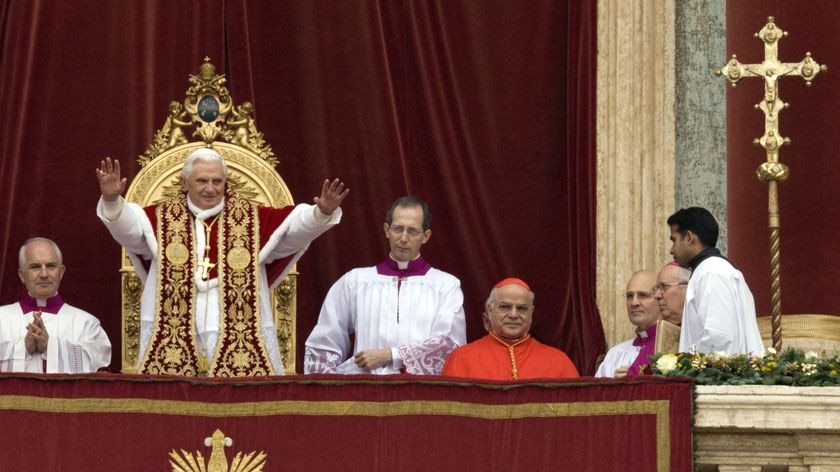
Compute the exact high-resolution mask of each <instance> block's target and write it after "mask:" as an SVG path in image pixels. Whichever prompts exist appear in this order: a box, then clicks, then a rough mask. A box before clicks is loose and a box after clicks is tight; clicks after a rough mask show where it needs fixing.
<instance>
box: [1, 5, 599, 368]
mask: <svg viewBox="0 0 840 472" xmlns="http://www.w3.org/2000/svg"><path fill="white" fill-rule="evenodd" d="M0 6H1V7H0V15H2V18H0V19H2V39H0V47H1V48H2V49H0V83H2V87H0V117H2V118H0V119H1V120H2V121H1V122H2V125H0V154H2V160H0V182H2V185H0V205H2V207H1V208H2V210H0V275H2V277H0V284H2V285H0V297H2V298H1V299H2V301H3V302H11V301H13V300H15V299H17V297H18V296H19V295H20V294H21V292H22V286H21V284H20V282H19V280H18V277H17V274H16V271H17V249H18V248H19V246H20V244H21V243H22V242H23V241H24V240H25V239H26V238H28V237H31V236H35V235H41V236H47V237H50V238H53V239H55V240H56V241H57V242H58V244H59V245H60V246H61V247H62V249H63V252H64V258H65V264H66V265H67V267H68V270H67V274H66V276H65V280H64V282H63V284H62V288H61V293H62V296H63V297H64V298H65V300H66V301H67V302H69V303H71V304H74V305H76V306H79V307H82V308H84V309H86V310H88V311H90V312H92V313H94V314H95V315H97V316H98V317H99V318H100V319H101V320H102V321H103V324H104V325H105V327H106V329H107V331H108V333H109V334H110V336H111V338H112V342H113V343H114V346H115V354H116V358H115V359H114V362H113V363H112V366H113V368H114V369H118V368H119V365H120V359H119V349H118V347H119V343H120V339H119V333H120V320H119V312H120V293H119V276H118V273H117V267H118V263H119V247H118V246H117V244H116V243H114V242H113V241H112V240H111V238H110V236H109V235H108V233H107V231H106V230H105V228H104V227H103V226H102V225H101V223H99V222H98V220H97V219H96V217H95V215H94V206H95V203H96V201H97V199H98V195H99V192H98V186H97V184H96V178H95V175H94V168H95V166H96V165H97V164H98V162H99V160H101V159H103V158H104V157H105V156H111V157H114V158H117V159H119V160H120V161H121V162H122V164H123V166H124V169H125V172H126V173H127V175H128V177H129V178H132V177H133V176H134V175H135V174H136V173H137V172H138V170H139V166H138V164H137V162H136V158H137V156H138V155H140V154H141V153H142V152H143V151H144V150H145V148H146V146H147V145H148V144H149V143H150V142H151V140H152V137H153V134H154V132H155V130H157V129H158V128H160V126H161V124H162V123H163V120H164V118H165V116H166V112H167V105H168V103H169V102H170V101H171V100H182V99H183V96H184V92H185V90H186V88H187V85H188V84H187V76H188V75H189V74H194V73H196V72H197V68H198V66H199V64H200V63H201V61H202V59H203V58H204V57H205V56H208V57H210V58H211V60H212V62H213V63H214V64H215V65H216V66H217V69H218V72H219V73H225V74H227V78H228V86H229V88H230V90H231V94H232V95H233V97H234V99H235V100H236V101H237V102H242V101H246V100H247V101H252V102H253V103H254V105H255V109H256V118H257V126H258V127H259V129H260V130H261V131H263V132H264V134H265V136H266V138H267V141H268V142H269V143H270V144H271V145H272V148H273V149H274V151H275V153H276V154H277V155H278V157H279V159H280V165H279V168H278V169H279V171H280V172H281V174H282V175H283V176H284V178H285V179H286V181H287V182H288V183H289V186H290V189H291V191H292V193H293V195H294V196H295V198H296V200H297V201H301V202H311V200H312V198H313V196H315V195H316V194H317V192H319V190H320V184H321V182H322V181H323V179H325V178H328V177H329V178H332V177H340V178H341V179H343V180H344V181H345V182H346V183H347V184H348V185H349V187H350V188H351V194H350V196H349V197H348V199H347V200H346V202H345V205H344V211H345V216H344V221H343V222H342V223H341V224H340V225H339V226H338V227H337V228H336V229H334V230H332V231H330V232H329V233H327V234H326V235H324V236H322V237H321V238H319V239H318V240H317V241H316V242H315V243H314V244H313V245H312V246H311V248H310V249H309V252H308V254H307V255H306V256H304V258H303V259H302V261H301V262H300V263H299V265H298V269H299V271H300V273H301V277H300V279H299V282H300V287H299V294H298V296H299V300H298V343H299V344H298V346H299V351H298V362H299V363H300V361H301V360H302V347H303V342H304V341H305V339H306V337H307V335H308V334H309V332H310V330H311V329H312V327H313V326H314V323H315V320H316V319H317V315H318V311H319V309H320V304H321V301H322V299H323V297H324V295H325V294H326V292H327V290H328V289H329V287H330V285H331V284H332V283H333V282H334V281H335V280H336V279H337V278H338V277H340V276H341V274H343V273H344V272H346V271H347V270H349V269H351V268H353V267H358V266H367V265H373V264H375V263H376V262H378V261H379V260H381V259H382V258H384V257H385V256H386V254H387V243H386V240H385V238H384V235H383V233H382V223H383V220H384V212H385V209H386V207H387V205H388V204H389V203H390V202H391V201H392V200H393V199H395V198H396V197H398V196H400V195H403V194H416V195H420V196H422V197H424V198H426V199H427V200H428V201H429V203H430V205H431V209H432V213H433V221H432V228H433V234H432V238H431V240H430V242H429V244H427V245H426V247H425V250H424V256H425V257H426V258H427V260H429V261H430V263H431V264H432V265H434V266H436V267H439V268H441V269H443V270H446V271H448V272H451V273H453V274H455V275H456V276H458V277H459V278H460V279H461V281H462V284H463V289H464V294H465V310H466V312H467V326H468V336H469V338H470V339H475V338H477V337H479V336H480V335H481V334H482V325H481V312H482V308H483V307H482V305H483V302H484V299H485V298H486V297H487V294H488V292H489V288H490V286H491V285H492V284H493V283H494V282H496V281H497V280H499V279H501V278H503V277H506V276H511V275H514V276H519V277H522V278H524V279H526V280H527V281H528V282H529V283H530V284H531V285H532V287H533V288H534V290H535V292H536V305H537V311H536V315H535V316H536V319H535V324H534V328H533V331H534V333H535V335H536V336H537V337H539V338H540V339H541V340H543V341H545V342H547V343H549V344H552V345H555V346H558V347H560V348H562V349H564V350H565V351H566V352H568V353H569V355H570V356H571V357H572V359H573V360H574V361H575V362H576V364H577V365H578V368H579V369H580V370H581V371H582V372H584V373H592V372H593V371H594V362H595V359H596V357H597V356H598V354H599V353H601V352H602V351H603V348H604V337H603V332H602V329H601V325H600V320H599V317H598V313H597V309H596V307H595V302H594V280H595V278H594V229H595V223H594V221H595V219H594V211H595V205H594V189H595V185H594V178H595V170H594V169H595V152H594V129H595V127H594V123H595V118H594V117H595V100H594V88H595V54H596V46H595V44H596V40H595V34H596V28H595V26H596V24H595V19H596V11H595V10H596V2H595V1H594V0H593V1H585V2H577V1H565V0H540V1H532V2H507V1H495V0H494V1H481V2H477V1H466V0H465V1H454V2H453V1H406V2H391V1H383V2H379V1H373V0H371V1H341V2H326V1H324V2H310V1H289V2H272V1H264V2H263V1H257V2H254V1H247V2H246V1H225V2H218V1H206V2H168V1H144V2H135V1H110V0H109V1H106V0H99V1H96V0H91V1H85V2H46V1H29V0H20V1H18V0H5V1H2V0H0ZM298 369H299V370H300V364H299V365H298Z"/></svg>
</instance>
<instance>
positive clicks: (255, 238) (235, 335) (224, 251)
mask: <svg viewBox="0 0 840 472" xmlns="http://www.w3.org/2000/svg"><path fill="white" fill-rule="evenodd" d="M218 231H219V238H218V239H219V245H220V247H219V251H218V254H219V258H218V259H219V260H218V264H219V265H218V276H219V313H220V315H219V339H218V342H217V344H216V347H217V349H216V357H215V359H214V361H213V364H212V366H211V368H210V375H211V376H218V377H243V376H244V377H252V376H264V375H274V374H275V372H274V366H273V365H272V363H271V360H270V359H269V357H268V351H267V349H266V344H265V339H264V338H263V332H262V312H261V307H260V303H259V300H260V267H259V264H258V262H259V251H260V239H259V234H260V233H259V232H260V224H259V211H258V209H257V206H256V205H254V204H252V203H250V202H248V201H246V200H245V199H241V198H238V197H237V196H235V195H231V196H229V198H228V199H227V201H226V204H225V210H224V212H223V213H222V215H221V221H220V222H219V227H218Z"/></svg>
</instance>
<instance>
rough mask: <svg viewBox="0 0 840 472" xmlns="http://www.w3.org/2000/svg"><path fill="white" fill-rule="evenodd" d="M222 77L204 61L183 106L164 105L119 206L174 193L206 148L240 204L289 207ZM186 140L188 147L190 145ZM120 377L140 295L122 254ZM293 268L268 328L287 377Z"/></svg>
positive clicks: (134, 347)
mask: <svg viewBox="0 0 840 472" xmlns="http://www.w3.org/2000/svg"><path fill="white" fill-rule="evenodd" d="M225 82H226V79H225V76H224V75H218V74H216V68H215V66H213V64H211V63H210V58H207V57H205V58H204V63H202V64H201V66H200V68H199V73H198V75H190V76H189V87H188V88H187V92H186V96H185V98H184V100H183V102H178V101H173V102H171V103H170V104H169V110H168V114H167V117H166V120H165V121H164V123H163V126H162V127H161V129H160V130H158V131H157V132H156V133H155V136H154V141H153V142H152V144H151V145H149V147H148V149H146V151H145V152H144V153H143V155H141V156H140V157H139V159H138V162H139V163H140V167H141V170H140V172H139V173H138V174H137V176H136V177H134V180H133V181H132V182H131V185H130V186H129V187H128V190H127V192H126V197H125V198H126V200H127V201H130V202H135V203H137V204H139V205H140V206H141V207H145V206H147V205H152V204H155V203H158V202H160V201H162V200H164V199H166V198H168V197H171V196H173V195H174V194H176V193H177V192H178V191H179V190H180V188H181V168H182V167H183V164H184V161H185V160H186V157H187V156H188V155H189V154H190V153H191V152H192V151H194V150H196V149H197V148H199V147H205V146H210V147H212V148H213V149H214V150H216V151H217V152H218V153H219V154H221V155H222V157H224V159H225V161H226V162H227V165H228V169H229V176H228V186H229V187H230V188H231V189H232V190H235V191H236V192H238V194H239V195H240V196H241V197H244V198H248V199H249V200H251V201H254V202H256V203H259V204H263V205H269V206H272V207H283V206H286V205H293V204H294V201H293V200H292V195H291V193H290V192H289V188H288V187H287V186H286V183H285V182H284V181H283V178H282V177H281V176H280V174H278V173H277V171H276V170H275V166H276V165H277V163H278V161H277V158H276V157H275V156H274V153H273V152H272V150H271V146H269V145H268V144H267V143H266V142H265V140H264V138H263V134H262V133H261V132H260V131H258V130H257V127H256V123H255V121H254V118H253V116H252V115H253V112H254V109H253V106H252V104H251V103H250V102H243V103H241V104H238V105H237V104H235V103H234V101H233V98H232V97H231V96H230V94H229V92H228V89H227V88H226V87H225ZM190 137H192V138H194V140H190V139H189V138H190ZM120 273H121V277H122V284H121V288H122V371H123V372H125V373H136V372H137V359H138V356H140V355H141V353H140V352H138V351H139V348H140V298H141V294H142V292H143V287H142V283H141V282H140V278H139V277H138V276H137V274H136V273H135V270H134V267H133V266H132V263H131V260H130V259H129V258H128V256H127V254H126V251H125V249H123V251H122V266H121V268H120ZM297 275H298V274H297V271H296V270H295V268H292V270H291V271H290V272H289V274H288V275H287V276H286V278H285V279H284V280H283V281H282V282H281V283H280V284H279V285H278V286H277V287H275V288H274V289H273V290H272V291H271V306H272V307H273V309H274V326H275V329H276V334H277V340H278V343H279V345H280V350H281V356H282V358H283V365H284V366H285V371H286V373H294V371H295V314H296V309H297V307H296V301H297Z"/></svg>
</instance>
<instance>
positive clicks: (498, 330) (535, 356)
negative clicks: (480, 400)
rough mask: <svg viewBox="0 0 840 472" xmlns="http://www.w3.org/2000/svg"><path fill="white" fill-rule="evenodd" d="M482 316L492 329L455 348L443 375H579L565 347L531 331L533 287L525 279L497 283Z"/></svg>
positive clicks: (510, 377)
mask: <svg viewBox="0 0 840 472" xmlns="http://www.w3.org/2000/svg"><path fill="white" fill-rule="evenodd" d="M481 316H482V319H483V321H484V327H485V329H487V335H486V336H484V337H483V338H481V339H479V340H477V341H474V342H471V343H469V344H467V345H466V346H462V347H460V348H458V349H455V350H454V351H453V352H452V354H450V355H449V358H448V359H447V360H446V364H445V365H444V367H443V375H448V376H452V377H469V378H474V379H491V380H519V379H535V378H555V379H556V378H572V377H579V374H578V371H577V368H576V367H575V365H574V364H573V363H572V361H571V360H570V359H569V356H567V355H566V353H564V352H563V351H561V350H560V349H557V348H555V347H551V346H547V345H545V344H543V343H541V342H539V341H537V340H536V339H534V338H533V337H532V336H531V334H530V330H531V322H532V321H533V316H534V292H533V291H531V287H529V286H528V284H526V283H525V282H524V281H522V280H521V279H518V278H512V277H511V278H507V279H504V280H502V281H500V282H499V283H497V284H496V285H494V286H493V290H491V291H490V296H489V297H488V298H487V303H485V310H484V313H482V315H481Z"/></svg>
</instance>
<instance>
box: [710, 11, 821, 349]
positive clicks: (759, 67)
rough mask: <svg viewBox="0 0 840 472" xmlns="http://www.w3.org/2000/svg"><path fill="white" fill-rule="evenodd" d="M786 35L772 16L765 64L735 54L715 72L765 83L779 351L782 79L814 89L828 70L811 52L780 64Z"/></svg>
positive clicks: (764, 37)
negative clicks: (742, 60) (813, 83)
mask: <svg viewBox="0 0 840 472" xmlns="http://www.w3.org/2000/svg"><path fill="white" fill-rule="evenodd" d="M787 34H788V33H787V32H786V31H782V29H780V28H779V27H778V26H776V23H775V22H774V20H773V17H772V16H771V17H769V18H767V24H766V25H764V28H762V29H761V31H759V32H758V33H756V34H755V37H757V38H759V39H760V40H761V41H762V42H763V43H764V61H762V62H761V63H760V64H742V63H740V62H738V58H737V57H736V56H735V55H734V54H733V55H732V58H731V59H730V60H729V62H728V63H727V64H726V66H724V67H723V68H722V69H720V70H717V71H715V74H717V75H718V76H720V75H723V76H724V77H726V79H727V80H729V82H730V83H732V86H733V87H735V86H736V85H737V84H738V81H739V80H741V79H742V78H745V77H747V78H749V77H761V78H763V79H764V97H763V98H762V100H761V102H759V103H758V104H756V105H755V107H756V109H759V110H761V111H762V112H764V135H763V136H762V137H761V138H757V139H755V140H754V141H753V142H754V143H755V144H756V145H760V146H761V147H763V148H764V149H765V151H766V152H767V161H766V162H764V163H762V164H761V166H759V168H758V170H757V171H756V175H757V176H758V179H759V180H761V181H763V182H767V185H768V192H769V195H768V212H769V227H770V296H771V300H770V305H771V325H772V327H773V348H774V349H776V350H777V351H779V350H781V348H782V320H781V316H782V304H781V298H782V297H781V282H780V275H779V274H780V267H781V263H780V255H779V200H778V182H784V181H785V180H787V179H788V177H789V175H790V171H789V169H788V167H787V166H786V165H784V164H782V163H781V162H779V149H780V148H781V147H782V146H783V145H785V144H790V139H789V138H787V137H783V136H782V134H781V133H780V132H779V114H780V113H781V111H782V110H784V109H785V108H787V107H788V104H787V103H785V102H783V101H782V99H781V98H779V79H781V78H782V77H786V76H799V77H802V78H803V79H804V80H805V85H811V81H812V80H813V79H814V77H816V76H817V74H819V73H820V72H824V71H826V70H828V67H827V66H825V65H820V64H817V62H816V61H814V59H813V58H812V57H811V53H810V52H807V53H805V58H804V59H802V60H801V61H799V62H780V61H779V58H778V53H779V41H780V40H781V39H782V38H783V37H785V36H787Z"/></svg>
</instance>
